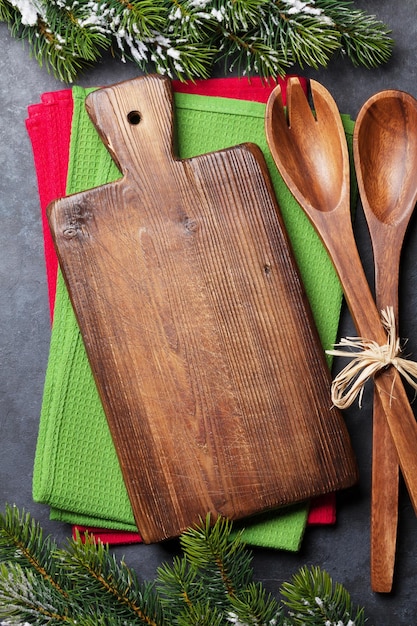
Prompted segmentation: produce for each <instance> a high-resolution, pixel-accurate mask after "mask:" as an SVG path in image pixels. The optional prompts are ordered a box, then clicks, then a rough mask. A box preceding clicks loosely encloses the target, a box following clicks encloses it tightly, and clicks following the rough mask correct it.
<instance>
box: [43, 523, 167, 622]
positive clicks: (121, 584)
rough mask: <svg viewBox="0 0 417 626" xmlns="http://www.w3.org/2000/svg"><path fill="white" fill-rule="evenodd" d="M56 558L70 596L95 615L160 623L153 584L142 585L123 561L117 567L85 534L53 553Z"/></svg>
mask: <svg viewBox="0 0 417 626" xmlns="http://www.w3.org/2000/svg"><path fill="white" fill-rule="evenodd" d="M55 558H56V559H57V560H58V562H59V563H60V567H61V568H62V569H64V570H65V572H66V576H67V579H68V581H70V582H71V594H72V597H79V598H80V599H81V598H82V601H83V603H84V605H88V604H89V605H90V607H91V608H90V610H93V612H94V614H97V613H99V611H103V612H104V613H105V614H106V615H110V614H112V615H114V616H115V617H118V618H119V619H125V620H126V619H128V620H129V621H132V620H135V623H139V624H146V625H148V626H158V625H160V624H162V622H163V619H162V610H161V605H160V602H159V600H158V597H157V595H156V594H155V592H154V585H153V584H150V583H144V584H142V585H141V584H140V583H139V581H138V578H137V576H136V574H135V573H134V571H133V570H132V569H130V568H128V567H127V566H126V564H125V562H124V561H121V563H120V564H118V563H117V561H116V559H115V557H114V556H112V555H110V554H109V551H108V547H106V546H105V545H104V544H102V543H101V542H95V541H94V539H93V538H91V537H89V536H88V534H86V535H85V537H84V539H83V540H81V537H80V536H79V535H78V536H77V537H76V538H75V539H73V540H71V541H69V542H68V547H67V548H66V549H65V550H59V551H56V552H55ZM86 579H88V580H89V584H88V588H86V586H85V582H84V581H85V580H86ZM98 607H100V608H98Z"/></svg>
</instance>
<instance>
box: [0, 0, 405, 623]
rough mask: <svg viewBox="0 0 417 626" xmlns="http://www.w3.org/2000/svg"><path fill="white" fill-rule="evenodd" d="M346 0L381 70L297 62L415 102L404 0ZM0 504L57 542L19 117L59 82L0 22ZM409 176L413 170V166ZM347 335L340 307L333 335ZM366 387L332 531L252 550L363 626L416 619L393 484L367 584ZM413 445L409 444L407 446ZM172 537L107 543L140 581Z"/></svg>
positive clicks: (343, 87) (339, 85) (354, 95)
mask: <svg viewBox="0 0 417 626" xmlns="http://www.w3.org/2000/svg"><path fill="white" fill-rule="evenodd" d="M354 4H355V6H356V7H361V8H364V9H367V10H368V12H370V13H375V14H376V15H377V16H378V18H380V19H382V20H384V21H385V22H386V23H388V24H389V25H390V26H391V28H392V31H393V36H394V38H395V41H396V47H395V52H394V55H393V57H392V60H391V61H390V63H389V64H388V65H386V66H385V67H383V68H380V69H377V70H364V69H360V68H354V67H352V65H351V64H350V63H349V61H348V60H346V59H345V58H338V59H334V60H333V61H332V62H331V64H330V66H329V67H328V68H327V69H322V70H320V71H313V70H310V69H304V70H303V71H302V72H301V73H303V74H304V75H305V76H307V77H311V78H315V79H317V80H320V81H321V82H322V83H323V84H324V85H325V86H326V87H327V88H328V89H329V90H330V91H331V93H332V94H333V96H334V97H335V99H336V102H337V104H338V105H339V108H340V110H341V111H342V112H344V113H349V114H351V115H352V116H353V117H355V116H356V115H357V113H358V111H359V109H360V107H361V105H362V104H363V103H364V102H365V100H366V99H367V98H368V97H369V96H371V95H372V94H373V93H375V92H377V91H380V90H382V89H388V88H396V89H402V90H404V91H407V92H409V93H411V94H412V95H414V96H416V97H417V77H416V63H415V61H416V58H417V37H416V34H417V20H416V13H417V10H416V3H415V0H408V1H407V0H403V1H402V2H399V3H394V2H392V0H390V1H388V0H361V2H359V1H358V2H355V3H354ZM137 74H138V71H137V69H136V68H135V67H134V66H132V65H128V64H122V63H121V62H119V61H115V60H112V59H110V58H108V59H106V60H105V61H103V62H101V63H100V64H98V65H97V66H96V67H94V68H93V69H91V70H90V71H88V72H86V73H84V74H83V75H82V76H81V77H80V78H79V80H78V83H79V84H80V85H83V86H93V85H94V86H97V85H105V84H110V83H114V82H118V81H120V80H124V79H127V78H132V77H134V76H136V75H137ZM0 82H1V85H0V146H1V148H0V167H1V178H0V210H1V229H0V294H1V297H0V323H1V332H0V343H1V345H0V368H1V369H0V441H1V455H0V509H3V505H4V503H6V502H8V503H16V504H17V505H18V506H19V507H24V508H25V509H26V510H28V511H30V512H31V513H32V514H33V516H35V517H36V518H37V519H39V520H40V521H41V522H42V524H43V526H44V528H45V530H46V532H48V533H49V532H50V533H53V534H54V535H55V536H56V537H57V539H58V540H59V541H63V540H64V539H65V537H67V536H68V534H69V532H70V529H69V527H68V526H65V525H62V524H59V523H54V522H50V521H49V520H48V508H47V507H46V506H42V505H39V504H35V503H34V502H33V501H32V494H31V477H32V467H33V458H34V452H35V444H36V436H37V429H38V421H39V411H40V405H41V398H42V389H43V381H44V374H45V367H46V362H47V355H48V344H49V337H50V327H49V312H48V303H47V290H46V281H45V267H44V260H43V244H42V233H41V223H40V217H39V203H38V196H37V187H36V179H35V172H34V168H33V160H32V153H31V147H30V143H29V139H28V137H27V134H26V130H25V125H24V120H25V118H26V108H27V106H28V105H29V104H31V103H33V102H38V101H39V96H40V94H41V93H43V92H45V91H53V90H58V89H63V88H64V87H65V85H63V84H62V83H60V82H58V81H57V80H55V79H54V78H53V77H52V76H50V75H48V73H47V72H46V70H45V69H41V68H39V67H38V65H37V64H36V62H35V61H34V60H30V59H29V55H28V49H27V47H25V46H24V45H23V44H22V43H21V42H19V41H17V40H15V39H13V38H11V37H10V35H9V32H8V30H7V28H6V26H5V25H4V24H0ZM416 175H417V173H416ZM355 233H356V236H357V240H358V245H359V248H360V251H361V255H362V258H363V262H364V265H365V268H366V272H367V274H368V276H369V279H370V280H372V253H371V250H370V244H369V239H368V235H367V229H366V225H365V222H364V218H363V216H362V213H361V211H360V210H359V212H358V215H357V219H356V222H355ZM416 287H417V224H416V222H415V219H414V220H413V222H412V223H411V226H410V230H409V233H408V236H407V240H406V245H405V248H404V254H403V266H402V275H401V289H400V296H401V319H400V326H401V336H402V337H407V338H408V339H409V341H408V352H409V353H410V354H412V355H414V357H415V355H416V354H417V319H416V311H417V296H416ZM348 334H354V330H353V326H352V323H351V320H350V317H349V315H348V313H347V312H346V311H344V313H343V316H342V322H341V329H340V335H341V336H345V335H348ZM371 402H372V394H371V390H370V389H367V391H366V393H365V396H364V402H363V407H362V410H359V409H358V408H357V407H354V408H351V409H349V410H348V411H346V414H345V415H346V422H347V424H348V428H349V431H350V433H351V437H352V440H353V444H354V447H355V451H356V454H357V457H358V463H359V469H360V482H359V485H358V486H357V487H355V488H354V489H352V490H349V491H348V492H345V493H342V494H340V495H339V497H338V522H337V525H336V526H335V527H334V528H310V529H308V530H307V533H306V536H305V540H304V543H303V547H302V550H301V552H299V553H298V554H286V553H282V552H274V551H269V550H255V551H254V568H255V573H256V577H257V578H258V579H261V580H262V581H264V583H265V585H266V587H267V589H268V590H270V591H271V592H272V593H273V594H277V593H278V588H279V586H280V584H281V583H282V582H283V581H284V580H288V579H289V578H290V577H291V576H292V574H293V573H295V572H296V571H297V570H298V568H299V567H300V566H301V565H303V564H308V565H311V564H315V565H320V566H322V567H323V568H325V569H327V571H328V572H329V573H330V574H331V575H332V576H333V577H334V579H335V580H337V581H339V582H341V583H342V584H344V585H345V586H346V587H347V588H348V589H349V591H350V592H351V594H352V596H353V599H354V601H355V603H358V604H363V605H364V606H365V607H366V611H367V615H368V617H369V623H372V624H377V625H379V626H384V625H387V626H388V625H390V624H394V623H395V624H400V625H401V626H407V625H409V624H413V623H414V622H415V619H414V617H415V615H416V614H417V599H416V594H415V588H416V585H417V558H416V557H417V520H416V518H415V515H414V513H413V510H412V508H411V505H410V502H409V499H408V497H407V494H406V492H405V489H403V490H402V494H401V500H400V526H399V538H398V558H397V566H396V577H395V588H394V591H393V592H392V593H391V594H389V595H385V596H384V595H378V594H374V593H372V591H371V588H370V580H369V522H370V472H371V430H372V426H371ZM416 452H417V451H416ZM176 550H177V545H176V542H169V543H167V544H163V545H154V546H140V545H139V546H133V547H126V546H123V547H122V548H117V549H116V550H115V553H116V554H117V555H118V556H122V555H125V558H126V561H127V563H128V564H129V565H131V566H133V567H135V568H136V569H137V571H138V572H139V574H140V576H141V577H142V578H144V579H150V578H153V577H154V575H155V569H156V567H157V566H158V564H159V563H160V562H161V561H163V560H167V559H168V560H171V557H172V555H173V554H174V553H175V552H176Z"/></svg>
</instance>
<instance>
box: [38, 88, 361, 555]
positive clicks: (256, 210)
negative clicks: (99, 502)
mask: <svg viewBox="0 0 417 626" xmlns="http://www.w3.org/2000/svg"><path fill="white" fill-rule="evenodd" d="M86 105H87V110H88V112H89V114H90V117H91V119H92V121H93V123H94V124H95V126H96V128H97V130H98V132H99V134H100V136H101V137H102V139H103V142H104V143H105V145H106V147H107V148H108V150H109V151H110V153H111V155H112V156H113V158H114V160H115V162H116V163H117V164H118V165H119V168H120V169H121V172H122V174H121V178H120V180H118V181H116V182H114V183H110V184H108V185H103V186H101V187H98V188H96V189H92V190H88V191H85V192H83V193H79V194H75V195H73V196H70V197H68V198H64V199H62V200H59V201H57V202H55V203H53V204H52V205H51V206H50V207H49V209H48V213H49V220H50V225H51V230H52V233H53V236H54V240H55V245H56V248H57V252H58V256H59V261H60V265H61V268H62V271H63V275H64V277H65V280H66V283H67V285H68V290H69V294H70V297H71V300H72V303H73V306H74V310H75V313H76V315H77V319H78V323H79V326H80V330H81V333H82V336H83V339H84V343H85V346H86V351H87V354H88V357H89V360H90V363H91V366H92V371H93V374H94V377H95V380H96V383H97V387H98V390H99V393H100V397H101V400H102V403H103V407H104V410H105V413H106V416H107V419H108V422H109V425H110V429H111V433H112V437H113V440H114V442H115V448H116V451H117V453H118V457H119V460H120V465H121V468H122V472H123V477H124V480H125V483H126V487H127V490H128V494H129V498H130V501H131V504H132V509H133V512H134V515H135V520H136V523H137V526H138V528H139V531H140V533H141V535H142V537H143V538H144V540H145V541H146V542H148V543H149V542H154V541H159V540H162V539H165V538H168V537H173V536H176V535H178V534H180V533H181V532H183V531H184V530H185V529H186V528H187V527H189V526H190V525H193V524H195V523H197V522H198V521H199V518H200V517H201V516H202V517H204V516H205V515H206V514H207V513H208V512H211V513H212V519H213V520H214V519H215V517H216V516H218V515H223V516H225V517H228V518H230V519H238V518H242V517H246V516H249V515H253V514H255V513H259V512H261V511H267V510H271V509H274V508H276V507H278V506H281V505H285V504H288V503H290V502H295V501H299V500H304V499H305V498H308V497H310V496H311V495H313V493H320V492H321V493H324V492H329V491H333V490H335V489H338V488H343V487H347V486H349V485H351V484H353V483H354V482H355V481H356V479H357V469H356V464H355V461H354V457H353V453H352V448H351V444H350V441H349V437H348V434H347V430H346V427H345V425H344V423H343V419H342V416H341V415H340V414H339V413H338V412H337V411H336V412H334V411H332V410H331V400H330V394H329V387H330V373H329V371H328V367H327V366H326V361H325V355H324V352H323V349H322V346H321V345H320V340H319V337H318V334H317V331H316V329H315V327H314V324H313V321H312V320H313V318H312V314H311V311H310V308H309V306H308V303H307V300H306V297H305V292H304V290H303V287H302V284H301V281H300V276H299V274H298V270H297V268H296V264H295V262H294V259H293V256H292V252H291V248H290V245H289V242H288V238H287V235H286V232H285V229H284V227H283V223H282V220H281V217H280V213H279V209H278V206H277V204H276V200H275V196H274V192H273V189H272V185H271V182H270V179H269V175H268V171H267V167H266V164H265V161H264V159H263V156H262V153H261V151H260V150H259V148H257V147H256V146H254V145H250V144H245V145H242V146H237V147H234V148H229V149H227V150H223V151H219V152H216V153H212V154H207V155H202V156H199V157H195V158H192V159H184V160H180V159H177V158H176V157H175V155H174V153H173V102H172V89H171V83H170V81H169V80H167V79H164V78H162V77H158V76H143V77H140V78H137V79H135V80H131V81H127V82H125V83H120V84H118V85H113V86H110V87H106V88H104V89H100V90H98V91H96V92H94V93H92V94H91V95H90V96H89V97H88V99H87V103H86Z"/></svg>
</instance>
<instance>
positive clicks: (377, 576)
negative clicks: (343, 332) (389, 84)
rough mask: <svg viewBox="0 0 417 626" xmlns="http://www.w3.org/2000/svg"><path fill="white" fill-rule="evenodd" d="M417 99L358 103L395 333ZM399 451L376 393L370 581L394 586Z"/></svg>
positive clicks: (363, 190) (412, 188) (383, 97)
mask: <svg viewBox="0 0 417 626" xmlns="http://www.w3.org/2000/svg"><path fill="white" fill-rule="evenodd" d="M416 128H417V101H416V100H415V99H414V98H413V97H412V96H410V95H408V94H406V93H404V92H401V91H396V90H386V91H382V92H379V93H377V94H375V95H373V96H372V97H371V98H369V100H367V101H366V102H365V104H364V105H363V107H362V108H361V110H360V112H359V115H358V118H357V121H356V125H355V132H354V137H353V151H354V158H355V166H356V172H357V179H358V185H359V190H360V194H361V199H362V205H363V210H364V213H365V216H366V220H367V223H368V227H369V232H370V236H371V242H372V248H373V254H374V263H375V293H376V304H377V308H378V310H380V311H381V310H382V309H384V308H386V307H388V306H391V307H393V310H394V314H395V320H396V324H397V331H398V323H399V320H398V314H399V311H398V283H399V273H400V260H401V250H402V246H403V241H404V237H405V233H406V230H407V227H408V224H409V222H410V219H411V216H412V215H413V212H414V208H415V204H416V200H417V184H416V180H415V172H416V167H417V134H416ZM398 495H399V465H398V455H397V450H396V448H395V445H394V442H393V440H392V437H391V433H390V429H389V427H388V424H387V421H386V419H385V414H384V410H383V407H382V406H381V402H380V399H379V396H378V394H377V393H375V394H374V416H373V442H372V506H371V585H372V589H373V591H376V592H382V593H388V592H390V591H391V589H392V585H393V578H394V565H395V553H396V541H397V526H398Z"/></svg>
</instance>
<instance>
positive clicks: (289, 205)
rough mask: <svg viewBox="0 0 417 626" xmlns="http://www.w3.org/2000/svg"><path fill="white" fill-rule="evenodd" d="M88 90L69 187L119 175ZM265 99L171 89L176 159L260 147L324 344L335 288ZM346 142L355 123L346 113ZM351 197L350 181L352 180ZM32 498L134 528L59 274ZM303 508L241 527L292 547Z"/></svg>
mask: <svg viewBox="0 0 417 626" xmlns="http://www.w3.org/2000/svg"><path fill="white" fill-rule="evenodd" d="M88 91H89V90H84V89H82V88H80V87H75V88H74V89H73V93H72V96H73V102H74V113H73V120H72V132H71V148H70V163H69V170H68V179H67V193H74V192H78V191H83V190H85V189H89V188H92V187H94V186H98V185H101V184H104V183H106V182H111V181H114V180H116V179H117V178H119V177H120V173H119V171H118V170H117V168H116V166H115V165H114V163H113V162H112V161H111V159H110V156H109V154H108V152H107V150H106V149H105V148H104V146H103V144H102V143H101V141H100V139H99V137H98V135H97V133H96V131H95V129H94V127H93V126H92V124H91V122H90V120H89V119H88V116H87V115H86V112H85V109H84V99H85V96H86V94H87V93H88ZM264 113H265V106H264V104H259V103H257V102H244V101H240V100H230V99H226V98H207V97H203V96H195V95H189V94H181V93H178V94H176V95H175V114H176V118H175V119H176V129H177V141H178V150H179V156H180V157H182V158H187V157H191V156H195V155H198V154H201V153H204V152H208V151H211V150H218V149H222V148H225V147H228V146H232V145H236V144H238V143H242V142H246V141H253V142H254V143H257V144H258V145H259V146H260V147H261V149H262V150H263V152H264V155H265V157H266V159H267V163H268V166H269V168H270V172H271V176H272V179H273V184H274V188H275V191H276V194H277V199H278V202H279V204H280V206H281V210H282V213H283V217H284V221H285V224H286V227H287V230H288V233H289V235H290V239H291V241H292V244H293V248H294V253H295V256H296V259H297V262H298V264H299V267H300V271H301V274H302V276H303V280H304V284H305V287H306V291H307V294H308V297H309V299H310V302H311V305H312V309H313V315H314V318H315V321H316V324H317V327H318V330H319V334H320V337H321V340H322V343H323V346H324V347H325V348H328V347H330V346H331V345H332V344H333V343H334V341H335V339H336V336H337V327H338V321H339V315H340V305H341V299H342V294H341V288H340V285H339V282H338V280H337V278H336V276H335V273H334V270H333V268H332V266H331V263H330V261H329V259H328V257H327V254H326V253H325V251H324V249H323V247H322V245H321V243H320V242H319V240H318V237H317V236H316V234H315V233H314V231H313V229H312V227H311V226H310V224H309V222H308V220H307V219H306V217H305V216H304V213H303V212H302V211H301V209H300V208H299V207H298V205H297V204H296V203H295V201H294V199H293V198H292V196H291V194H290V193H289V192H288V190H287V188H286V187H285V185H284V183H283V182H282V180H281V178H280V176H279V174H278V172H277V171H276V168H275V166H274V164H273V162H272V158H271V155H270V153H269V150H268V148H267V146H266V140H265V136H264V131H263V125H264ZM343 122H344V125H345V130H346V133H347V138H348V142H349V143H350V145H351V140H352V132H353V122H352V121H351V120H350V119H349V118H346V117H344V116H343ZM352 188H353V193H354V196H356V187H355V185H352ZM33 495H34V499H35V500H37V501H41V502H46V503H48V504H49V505H50V506H51V507H52V509H51V516H52V517H53V518H55V519H60V520H63V521H67V522H70V523H77V524H85V525H88V526H99V527H108V528H112V529H120V530H128V531H134V530H135V529H136V527H135V524H134V520H133V515H132V512H131V507H130V503H129V501H128V497H127V493H126V489H125V486H124V483H123V479H122V475H121V471H120V468H119V465H118V462H117V457H116V454H115V451H114V446H113V443H112V440H111V437H110V433H109V430H108V427H107V422H106V419H105V416H104V413H103V410H102V407H101V404H100V401H99V398H98V394H97V391H96V388H95V384H94V381H93V378H92V375H91V370H90V368H89V365H88V361H87V358H86V355H85V351H84V347H83V344H82V339H81V336H80V333H79V331H78V327H77V324H76V321H75V317H74V314H73V311H72V308H71V304H70V301H69V298H68V294H67V291H66V288H65V285H64V282H63V279H62V276H61V274H60V273H58V280H57V291H56V302H55V311H54V324H53V329H52V336H51V347H50V356H49V362H48V367H47V373H46V380H45V388H44V398H43V406H42V412H41V420H40V429H39V437H38V446H37V452H36V458H35V467H34V478H33ZM307 510H308V507H307V505H305V504H303V505H296V506H294V507H290V509H285V511H284V510H283V511H282V512H279V513H274V514H271V515H270V516H268V519H265V518H263V519H262V521H259V522H254V523H252V524H250V525H249V526H248V527H247V530H246V531H245V533H247V536H246V537H245V539H246V541H247V542H248V543H250V544H252V545H261V546H265V547H267V546H268V547H274V548H283V549H287V550H297V549H298V548H299V546H300V542H301V539H302V536H303V532H304V528H305V523H306V518H307Z"/></svg>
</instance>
